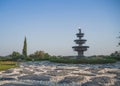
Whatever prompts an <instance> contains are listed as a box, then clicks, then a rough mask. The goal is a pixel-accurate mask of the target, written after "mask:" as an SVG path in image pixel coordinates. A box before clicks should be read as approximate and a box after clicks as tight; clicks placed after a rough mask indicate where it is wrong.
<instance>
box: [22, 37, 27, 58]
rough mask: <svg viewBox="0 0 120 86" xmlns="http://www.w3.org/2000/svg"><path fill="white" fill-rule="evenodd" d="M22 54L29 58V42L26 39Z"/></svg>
mask: <svg viewBox="0 0 120 86" xmlns="http://www.w3.org/2000/svg"><path fill="white" fill-rule="evenodd" d="M22 54H23V55H24V56H25V57H27V40H26V37H25V40H24V45H23V51H22Z"/></svg>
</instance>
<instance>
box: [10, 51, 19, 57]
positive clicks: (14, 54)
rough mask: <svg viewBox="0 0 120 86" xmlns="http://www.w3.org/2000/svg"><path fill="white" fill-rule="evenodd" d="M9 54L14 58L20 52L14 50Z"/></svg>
mask: <svg viewBox="0 0 120 86" xmlns="http://www.w3.org/2000/svg"><path fill="white" fill-rule="evenodd" d="M10 56H11V57H13V58H16V57H19V56H20V53H19V52H16V51H13V53H12V54H11V55H10Z"/></svg>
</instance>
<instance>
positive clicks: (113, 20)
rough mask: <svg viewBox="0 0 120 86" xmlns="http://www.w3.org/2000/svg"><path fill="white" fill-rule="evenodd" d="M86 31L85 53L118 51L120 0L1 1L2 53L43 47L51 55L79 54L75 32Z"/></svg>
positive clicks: (32, 50) (0, 51)
mask: <svg viewBox="0 0 120 86" xmlns="http://www.w3.org/2000/svg"><path fill="white" fill-rule="evenodd" d="M79 27H80V28H81V30H82V32H83V33H84V34H85V35H84V37H83V39H86V40H87V41H86V43H85V45H87V46H90V48H89V49H88V51H86V52H85V55H86V56H90V55H109V54H111V53H113V52H114V51H117V50H119V47H116V46H117V43H118V42H119V40H118V39H117V37H118V36H119V35H120V34H119V32H120V1H119V0H0V39H1V41H0V56H6V55H9V54H11V53H12V52H13V51H17V52H20V53H21V52H22V48H23V42H24V37H25V36H26V38H27V45H28V46H27V47H28V54H32V53H34V52H35V51H37V50H42V51H45V52H47V53H49V54H50V55H62V56H67V55H68V56H71V55H77V53H76V52H75V51H73V49H72V46H75V45H76V44H75V43H74V40H75V39H77V37H76V33H78V28H79Z"/></svg>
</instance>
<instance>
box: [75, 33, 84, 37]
mask: <svg viewBox="0 0 120 86" xmlns="http://www.w3.org/2000/svg"><path fill="white" fill-rule="evenodd" d="M76 35H77V37H83V36H84V33H77V34H76Z"/></svg>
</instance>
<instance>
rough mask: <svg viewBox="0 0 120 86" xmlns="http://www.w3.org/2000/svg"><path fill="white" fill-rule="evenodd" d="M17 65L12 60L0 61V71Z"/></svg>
mask: <svg viewBox="0 0 120 86" xmlns="http://www.w3.org/2000/svg"><path fill="white" fill-rule="evenodd" d="M15 67H17V63H16V62H13V61H0V71H3V70H7V69H10V68H15Z"/></svg>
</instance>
